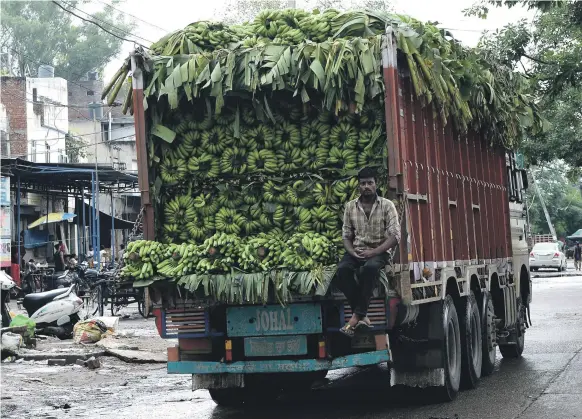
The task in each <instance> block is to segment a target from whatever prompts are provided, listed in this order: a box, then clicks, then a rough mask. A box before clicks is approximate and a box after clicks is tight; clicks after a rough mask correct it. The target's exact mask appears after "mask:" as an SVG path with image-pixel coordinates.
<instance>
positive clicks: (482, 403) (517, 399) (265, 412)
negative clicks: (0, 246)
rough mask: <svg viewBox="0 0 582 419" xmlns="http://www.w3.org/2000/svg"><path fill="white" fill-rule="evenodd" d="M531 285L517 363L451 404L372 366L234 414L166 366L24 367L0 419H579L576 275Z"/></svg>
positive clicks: (18, 368) (7, 392)
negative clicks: (527, 324)
mask: <svg viewBox="0 0 582 419" xmlns="http://www.w3.org/2000/svg"><path fill="white" fill-rule="evenodd" d="M533 281H534V289H533V298H534V301H533V304H532V322H533V327H532V328H530V329H528V331H527V333H526V344H525V351H524V354H523V357H522V359H519V360H503V359H502V358H501V356H500V355H499V354H498V359H497V366H496V371H495V372H494V373H493V375H491V376H490V377H487V378H484V379H482V380H481V382H480V385H479V387H478V388H477V389H476V390H471V391H464V392H461V393H460V394H459V397H458V398H457V399H456V400H455V401H454V402H452V403H447V404H438V405H435V404H426V403H425V401H424V397H423V393H420V392H415V391H410V390H407V391H404V392H402V391H399V390H398V389H396V390H395V389H390V388H389V386H388V381H389V379H388V371H387V370H386V369H384V368H381V367H373V368H368V369H357V368H356V369H350V370H341V371H337V372H332V373H330V374H328V377H327V378H328V380H329V384H328V385H327V386H325V387H323V388H320V389H318V390H312V391H310V392H307V393H301V394H296V395H290V396H288V397H286V398H285V399H284V400H282V401H279V402H277V403H275V404H274V405H273V406H271V407H264V408H262V409H260V410H250V411H249V410H246V411H240V410H233V409H227V408H220V407H217V406H216V405H215V404H214V403H213V402H212V400H211V399H210V396H209V395H208V392H207V391H205V390H198V391H195V392H192V391H191V390H190V388H191V378H190V377H189V376H181V375H167V374H166V372H165V367H164V366H163V365H159V364H157V365H156V364H153V365H150V364H145V365H136V364H127V363H124V362H122V361H120V360H118V359H116V358H111V357H104V358H101V362H102V367H101V368H100V369H98V370H95V371H90V370H88V369H86V368H83V367H80V366H62V367H61V366H51V367H49V366H47V365H46V363H45V364H42V363H39V362H26V361H25V362H20V363H12V364H2V368H1V370H0V373H1V375H2V377H1V382H2V398H1V417H2V418H29V417H35V418H36V417H42V418H59V419H60V418H71V417H86V418H118V419H125V418H127V419H137V418H156V417H157V418H196V419H238V418H278V419H283V418H317V419H325V418H330V419H331V418H334V419H335V418H341V419H348V418H349V419H351V418H414V419H416V418H418V419H441V418H442V419H444V418H450V419H453V418H471V419H472V418H523V419H530V418H531V419H533V418H536V419H545V418H548V419H549V418H551V419H561V418H573V417H578V418H580V417H582V354H581V353H580V352H581V351H582V276H576V277H572V276H571V277H557V278H545V277H544V278H534V280H533ZM147 324H148V325H149V327H152V328H153V327H154V326H153V322H151V321H148V322H147ZM143 326H146V323H145V321H143V322H142V324H140V327H143ZM148 335H149V333H148ZM151 338H152V339H153V338H154V337H153V336H152V337H151Z"/></svg>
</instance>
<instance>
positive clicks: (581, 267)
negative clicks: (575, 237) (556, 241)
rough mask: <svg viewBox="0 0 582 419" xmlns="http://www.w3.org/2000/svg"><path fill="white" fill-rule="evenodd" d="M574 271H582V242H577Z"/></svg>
mask: <svg viewBox="0 0 582 419" xmlns="http://www.w3.org/2000/svg"><path fill="white" fill-rule="evenodd" d="M574 269H576V270H577V271H582V247H580V242H576V246H575V247H574Z"/></svg>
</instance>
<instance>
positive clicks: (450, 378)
mask: <svg viewBox="0 0 582 419" xmlns="http://www.w3.org/2000/svg"><path fill="white" fill-rule="evenodd" d="M442 327H443V332H444V339H443V348H442V354H443V368H444V370H445V385H444V386H443V387H439V388H437V389H436V394H435V397H436V399H437V401H439V402H448V401H452V400H454V399H455V398H456V397H457V394H458V393H459V386H460V383H461V331H460V327H459V318H458V317H457V310H456V309H455V304H454V302H453V297H451V296H450V295H447V296H446V297H445V299H444V300H443V308H442Z"/></svg>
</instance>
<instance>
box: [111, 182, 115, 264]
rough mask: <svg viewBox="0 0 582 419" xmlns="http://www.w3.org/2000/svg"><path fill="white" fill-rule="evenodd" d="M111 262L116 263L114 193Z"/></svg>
mask: <svg viewBox="0 0 582 419" xmlns="http://www.w3.org/2000/svg"><path fill="white" fill-rule="evenodd" d="M111 260H112V261H115V209H114V205H113V191H111Z"/></svg>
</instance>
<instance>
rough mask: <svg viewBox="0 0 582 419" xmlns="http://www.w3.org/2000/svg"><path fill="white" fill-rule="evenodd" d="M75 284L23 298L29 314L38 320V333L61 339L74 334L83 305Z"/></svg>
mask: <svg viewBox="0 0 582 419" xmlns="http://www.w3.org/2000/svg"><path fill="white" fill-rule="evenodd" d="M75 286H76V284H72V285H71V286H70V287H68V288H59V289H56V290H52V291H45V292H38V293H32V294H28V295H26V296H25V297H24V298H23V299H22V305H23V307H24V308H25V309H26V312H27V313H28V316H29V317H30V319H32V320H34V321H35V322H36V327H37V328H36V332H37V333H39V334H43V335H50V336H56V337H58V338H59V339H69V338H71V337H72V336H73V326H75V324H76V323H77V322H78V321H79V320H80V318H79V311H80V310H81V307H82V306H83V301H82V300H81V299H80V298H79V297H78V296H77V294H76V293H75V291H74V288H75Z"/></svg>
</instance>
